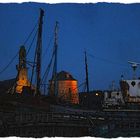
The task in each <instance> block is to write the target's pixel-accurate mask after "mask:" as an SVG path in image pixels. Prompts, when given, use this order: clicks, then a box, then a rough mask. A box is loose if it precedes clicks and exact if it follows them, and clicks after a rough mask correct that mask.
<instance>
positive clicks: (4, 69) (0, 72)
mask: <svg viewBox="0 0 140 140" xmlns="http://www.w3.org/2000/svg"><path fill="white" fill-rule="evenodd" d="M36 26H37V24H36V25H35V26H34V28H33V30H32V31H31V32H30V34H29V36H28V37H27V39H26V40H25V41H24V45H25V44H26V43H27V41H28V40H29V38H30V37H31V35H32V33H33V32H34V30H35V28H36ZM34 38H35V37H34ZM33 41H34V39H33ZM33 41H32V43H33ZM32 43H31V45H30V47H29V49H28V51H27V54H28V53H29V51H30V48H31V46H32ZM18 54H19V51H18V52H17V53H16V55H15V56H14V57H13V58H12V59H11V61H10V62H9V63H8V64H7V65H6V66H5V67H4V68H3V69H2V70H1V71H0V74H2V73H3V72H4V71H6V69H7V68H8V67H9V66H10V65H11V64H12V63H13V61H14V60H15V59H16V57H17V56H18Z"/></svg>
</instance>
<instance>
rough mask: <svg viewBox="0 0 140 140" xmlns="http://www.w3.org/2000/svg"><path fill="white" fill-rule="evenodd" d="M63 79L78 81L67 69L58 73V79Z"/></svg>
mask: <svg viewBox="0 0 140 140" xmlns="http://www.w3.org/2000/svg"><path fill="white" fill-rule="evenodd" d="M61 80H74V81H76V79H74V78H73V76H72V75H71V74H70V73H68V72H66V71H61V72H59V73H57V81H61Z"/></svg>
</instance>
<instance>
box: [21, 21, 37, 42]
mask: <svg viewBox="0 0 140 140" xmlns="http://www.w3.org/2000/svg"><path fill="white" fill-rule="evenodd" d="M37 24H38V21H37V23H36V24H35V26H34V28H33V29H32V31H31V32H30V34H29V36H28V37H27V39H26V40H25V41H24V43H23V44H24V45H25V44H26V43H27V41H28V40H29V39H30V37H31V35H32V33H33V32H34V30H35V28H36V26H37Z"/></svg>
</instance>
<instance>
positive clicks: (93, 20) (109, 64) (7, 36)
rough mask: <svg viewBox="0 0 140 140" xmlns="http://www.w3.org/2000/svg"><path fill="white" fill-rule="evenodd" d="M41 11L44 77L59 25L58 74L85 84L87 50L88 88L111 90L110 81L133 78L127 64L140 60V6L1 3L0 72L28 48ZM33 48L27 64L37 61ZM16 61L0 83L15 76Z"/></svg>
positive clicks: (1, 77) (3, 75) (139, 73)
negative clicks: (42, 10) (62, 73)
mask: <svg viewBox="0 0 140 140" xmlns="http://www.w3.org/2000/svg"><path fill="white" fill-rule="evenodd" d="M39 8H43V9H44V10H45V17H44V24H43V53H42V55H43V58H42V59H43V62H42V63H43V66H42V68H43V69H42V73H43V72H44V70H45V68H46V66H47V65H48V63H49V61H50V57H51V52H52V48H53V35H54V26H55V21H58V22H59V34H58V35H59V40H58V47H59V50H58V71H61V70H65V71H68V72H70V73H71V74H72V75H73V77H74V78H75V79H77V80H78V83H79V85H80V84H81V83H83V82H84V81H85V65H84V50H85V49H86V51H87V57H88V68H89V82H90V90H92V89H109V87H110V85H111V82H112V81H115V85H116V88H118V87H119V80H120V79H121V75H122V74H123V75H124V78H126V79H130V78H131V77H132V69H131V67H130V65H129V64H128V63H127V61H128V60H131V61H136V62H140V4H109V3H97V4H52V5H51V4H39V3H23V4H0V62H1V63H0V71H1V70H2V69H3V68H4V67H5V66H6V65H7V64H8V63H9V61H10V60H11V59H12V58H13V57H14V56H15V54H16V53H17V51H18V50H19V48H20V46H21V45H23V44H24V42H25V40H26V39H27V37H28V35H29V34H30V32H31V31H32V29H33V27H34V26H35V24H36V23H37V20H38V17H39ZM32 38H33V37H31V39H30V40H29V42H27V43H26V44H25V46H26V48H29V45H30V44H31V41H32ZM35 44H36V42H34V44H33V46H32V48H31V50H30V53H29V54H28V56H27V58H28V60H29V61H32V60H33V56H34V50H35V47H36V45H35ZM17 63H18V57H17V58H16V59H15V61H13V63H12V64H11V65H10V66H9V67H8V69H6V71H4V72H3V73H1V74H0V80H6V79H11V78H14V77H15V76H16V74H17V71H16V64H17ZM29 75H30V68H29ZM137 76H138V77H139V76H140V68H138V69H137ZM81 90H82V88H81Z"/></svg>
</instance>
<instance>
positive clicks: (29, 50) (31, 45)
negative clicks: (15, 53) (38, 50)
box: [26, 31, 37, 56]
mask: <svg viewBox="0 0 140 140" xmlns="http://www.w3.org/2000/svg"><path fill="white" fill-rule="evenodd" d="M36 35H37V31H36V32H35V35H34V37H33V40H32V42H31V44H30V46H29V48H28V51H27V55H28V54H29V51H30V49H31V47H32V45H33V42H34V40H35V37H36ZM27 55H26V56H27Z"/></svg>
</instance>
